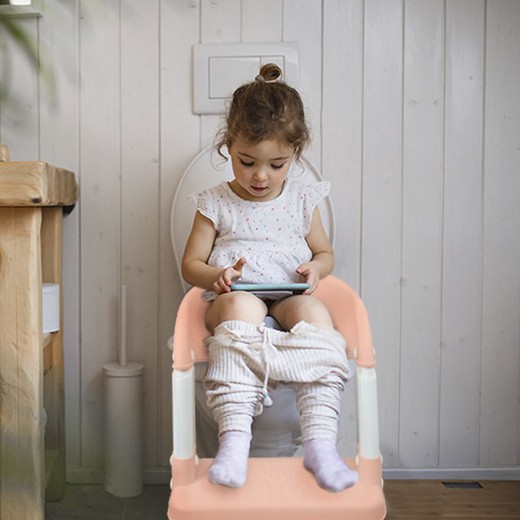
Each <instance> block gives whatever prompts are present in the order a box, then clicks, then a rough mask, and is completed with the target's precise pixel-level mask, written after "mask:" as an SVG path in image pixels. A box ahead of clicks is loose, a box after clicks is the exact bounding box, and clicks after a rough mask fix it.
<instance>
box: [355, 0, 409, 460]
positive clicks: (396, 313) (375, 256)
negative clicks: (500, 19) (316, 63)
mask: <svg viewBox="0 0 520 520" xmlns="http://www.w3.org/2000/svg"><path fill="white" fill-rule="evenodd" d="M402 41H403V4H402V1H401V0H392V1H391V2H389V1H388V0H368V1H365V14H364V61H363V122H362V131H363V180H362V182H363V184H362V205H361V220H362V237H361V296H362V298H363V299H364V301H365V304H366V306H367V310H368V313H369V316H370V319H371V324H372V333H373V340H374V345H375V346H376V348H377V359H378V365H379V366H380V367H381V368H380V371H379V376H378V379H379V381H378V386H379V394H380V396H381V402H380V412H379V416H380V421H381V444H382V451H383V453H384V457H385V461H386V464H388V465H389V466H391V467H392V466H399V452H398V447H399V446H398V437H399V411H400V409H399V381H400V365H399V355H400V327H399V322H400V315H401V309H400V307H401V219H402V215H401V210H402V201H401V198H402V131H403V127H402V124H403V123H402V90H403V83H402V81H403V58H402Z"/></svg>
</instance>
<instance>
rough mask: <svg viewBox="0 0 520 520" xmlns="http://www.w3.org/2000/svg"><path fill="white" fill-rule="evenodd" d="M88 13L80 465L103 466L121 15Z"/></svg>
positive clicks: (110, 5)
mask: <svg viewBox="0 0 520 520" xmlns="http://www.w3.org/2000/svg"><path fill="white" fill-rule="evenodd" d="M81 9H82V12H81V26H80V62H81V104H80V118H81V121H80V132H81V149H80V168H81V184H80V194H81V195H80V196H81V203H80V205H81V220H80V226H81V258H80V261H81V303H80V305H81V396H82V400H81V466H82V467H83V468H85V467H86V468H95V469H101V468H102V467H103V458H104V456H103V436H104V421H103V398H104V392H103V375H102V366H103V364H104V363H108V362H111V361H114V359H115V353H116V348H117V340H118V296H119V287H120V280H121V278H120V261H121V257H120V248H121V222H120V218H121V210H120V207H121V199H120V195H121V160H120V159H121V157H120V153H121V148H120V146H121V143H120V139H121V113H120V103H121V97H120V12H119V3H114V2H112V1H110V0H101V1H100V2H97V3H95V4H92V3H88V2H83V3H82V4H81Z"/></svg>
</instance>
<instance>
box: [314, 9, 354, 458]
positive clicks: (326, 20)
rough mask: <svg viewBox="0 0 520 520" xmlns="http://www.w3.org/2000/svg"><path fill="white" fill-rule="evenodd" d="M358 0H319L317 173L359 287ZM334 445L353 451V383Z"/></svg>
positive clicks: (342, 272) (344, 269) (347, 275)
mask: <svg viewBox="0 0 520 520" xmlns="http://www.w3.org/2000/svg"><path fill="white" fill-rule="evenodd" d="M362 63H363V2H362V1H361V0H358V1H356V2H342V1H340V0H331V1H326V2H324V5H323V107H322V116H321V122H320V123H321V129H322V165H323V169H322V174H323V176H324V177H325V178H326V179H328V180H330V181H331V182H332V185H333V189H332V192H331V198H332V200H333V203H334V210H335V218H336V228H337V235H338V237H341V239H340V240H336V243H335V245H334V252H335V256H336V266H335V269H334V273H335V274H336V275H337V276H338V277H339V278H341V279H343V280H346V281H347V282H348V283H349V284H350V285H351V286H352V287H354V288H355V289H356V290H357V291H359V278H360V255H361V251H360V249H361V183H362V171H361V157H362V142H361V139H362V135H361V129H362V124H361V122H362V105H363V103H362V100H363V97H362V86H363V75H362V71H363V67H362ZM339 447H340V449H342V450H343V453H344V454H345V455H347V454H349V455H352V454H355V453H356V452H357V414H356V385H355V384H350V385H349V386H348V387H347V390H346V391H345V393H344V396H343V402H342V414H341V422H340V440H339Z"/></svg>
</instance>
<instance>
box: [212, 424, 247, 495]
mask: <svg viewBox="0 0 520 520" xmlns="http://www.w3.org/2000/svg"><path fill="white" fill-rule="evenodd" d="M250 444H251V434H249V433H246V432H240V431H229V432H225V433H223V434H222V435H221V436H220V439H219V448H218V453H217V456H216V457H215V461H214V462H213V464H212V465H211V467H210V468H209V472H208V478H209V480H210V482H212V483H213V484H222V485H224V486H230V487H241V486H243V485H244V483H245V481H246V477H247V459H248V457H249V445H250Z"/></svg>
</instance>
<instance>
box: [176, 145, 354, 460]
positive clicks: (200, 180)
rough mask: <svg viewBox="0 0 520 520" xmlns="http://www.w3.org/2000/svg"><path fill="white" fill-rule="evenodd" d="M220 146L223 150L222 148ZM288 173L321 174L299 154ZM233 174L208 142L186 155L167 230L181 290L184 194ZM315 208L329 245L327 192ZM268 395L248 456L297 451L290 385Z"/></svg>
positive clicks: (200, 368)
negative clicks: (191, 156) (269, 399)
mask: <svg viewBox="0 0 520 520" xmlns="http://www.w3.org/2000/svg"><path fill="white" fill-rule="evenodd" d="M223 152H224V154H225V155H226V151H225V149H224V150H223ZM289 175H294V176H296V177H298V178H299V179H301V181H302V182H307V183H309V184H310V183H313V182H316V181H320V180H323V178H322V176H321V175H320V173H319V172H318V170H317V169H316V168H315V167H314V166H313V165H312V164H311V163H310V162H309V161H308V160H307V159H306V158H305V157H304V156H302V157H301V158H300V160H299V161H298V162H293V164H292V166H291V170H290V172H289ZM232 179H233V172H232V170H231V161H230V160H227V161H226V160H225V159H224V158H223V157H221V156H220V155H219V154H218V152H217V151H215V149H214V148H213V147H208V148H205V149H204V150H202V151H201V152H200V153H199V154H198V155H197V156H196V157H195V158H194V159H193V160H192V161H191V163H190V164H189V165H188V167H187V168H186V170H185V172H184V174H183V175H182V177H181V179H180V181H179V184H178V186H177V190H176V192H175V196H174V199H173V203H172V209H171V221H170V233H171V241H172V247H173V253H174V257H175V263H176V268H177V272H178V274H179V280H180V282H181V285H182V288H183V291H184V292H186V291H187V290H188V289H189V288H190V286H189V285H188V284H187V283H186V282H185V281H184V279H183V278H182V273H181V260H182V255H183V251H184V247H185V244H186V241H187V239H188V236H189V233H190V230H191V227H192V223H193V217H194V214H195V207H194V205H193V203H192V202H191V201H190V200H189V199H188V195H189V194H191V193H193V192H197V191H201V190H203V189H205V188H208V187H210V186H214V185H216V184H219V183H220V182H222V181H225V180H232ZM319 209H320V216H321V219H322V222H323V226H324V228H325V230H326V232H327V233H328V236H329V240H330V242H331V244H332V245H334V238H335V237H334V211H333V207H332V201H331V200H330V197H327V198H325V199H324V200H323V201H322V202H321V203H320V205H319ZM273 321H274V320H273ZM274 326H276V325H275V324H274ZM172 345H173V338H169V340H168V348H170V349H172ZM206 368H207V364H206V363H197V364H196V365H195V400H196V422H197V428H196V432H197V453H198V455H199V457H214V456H215V454H216V451H217V448H218V440H217V430H218V428H217V424H216V422H215V421H214V419H213V415H212V412H211V410H210V408H209V407H208V406H207V404H206V395H205V391H204V388H203V385H202V381H203V379H204V375H205V372H206ZM354 372H355V371H351V373H354ZM270 395H271V397H272V399H273V403H274V404H273V406H271V407H269V408H265V409H264V412H263V413H262V414H261V415H259V416H257V417H255V419H254V421H253V427H252V433H253V440H252V443H251V452H250V455H251V456H252V457H281V456H283V457H290V456H292V455H295V454H296V455H297V454H298V450H299V448H300V445H301V433H300V427H299V419H298V413H297V409H296V395H295V392H294V390H293V388H292V387H290V386H289V385H284V384H279V385H278V386H277V387H276V388H275V389H273V390H272V391H270Z"/></svg>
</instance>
